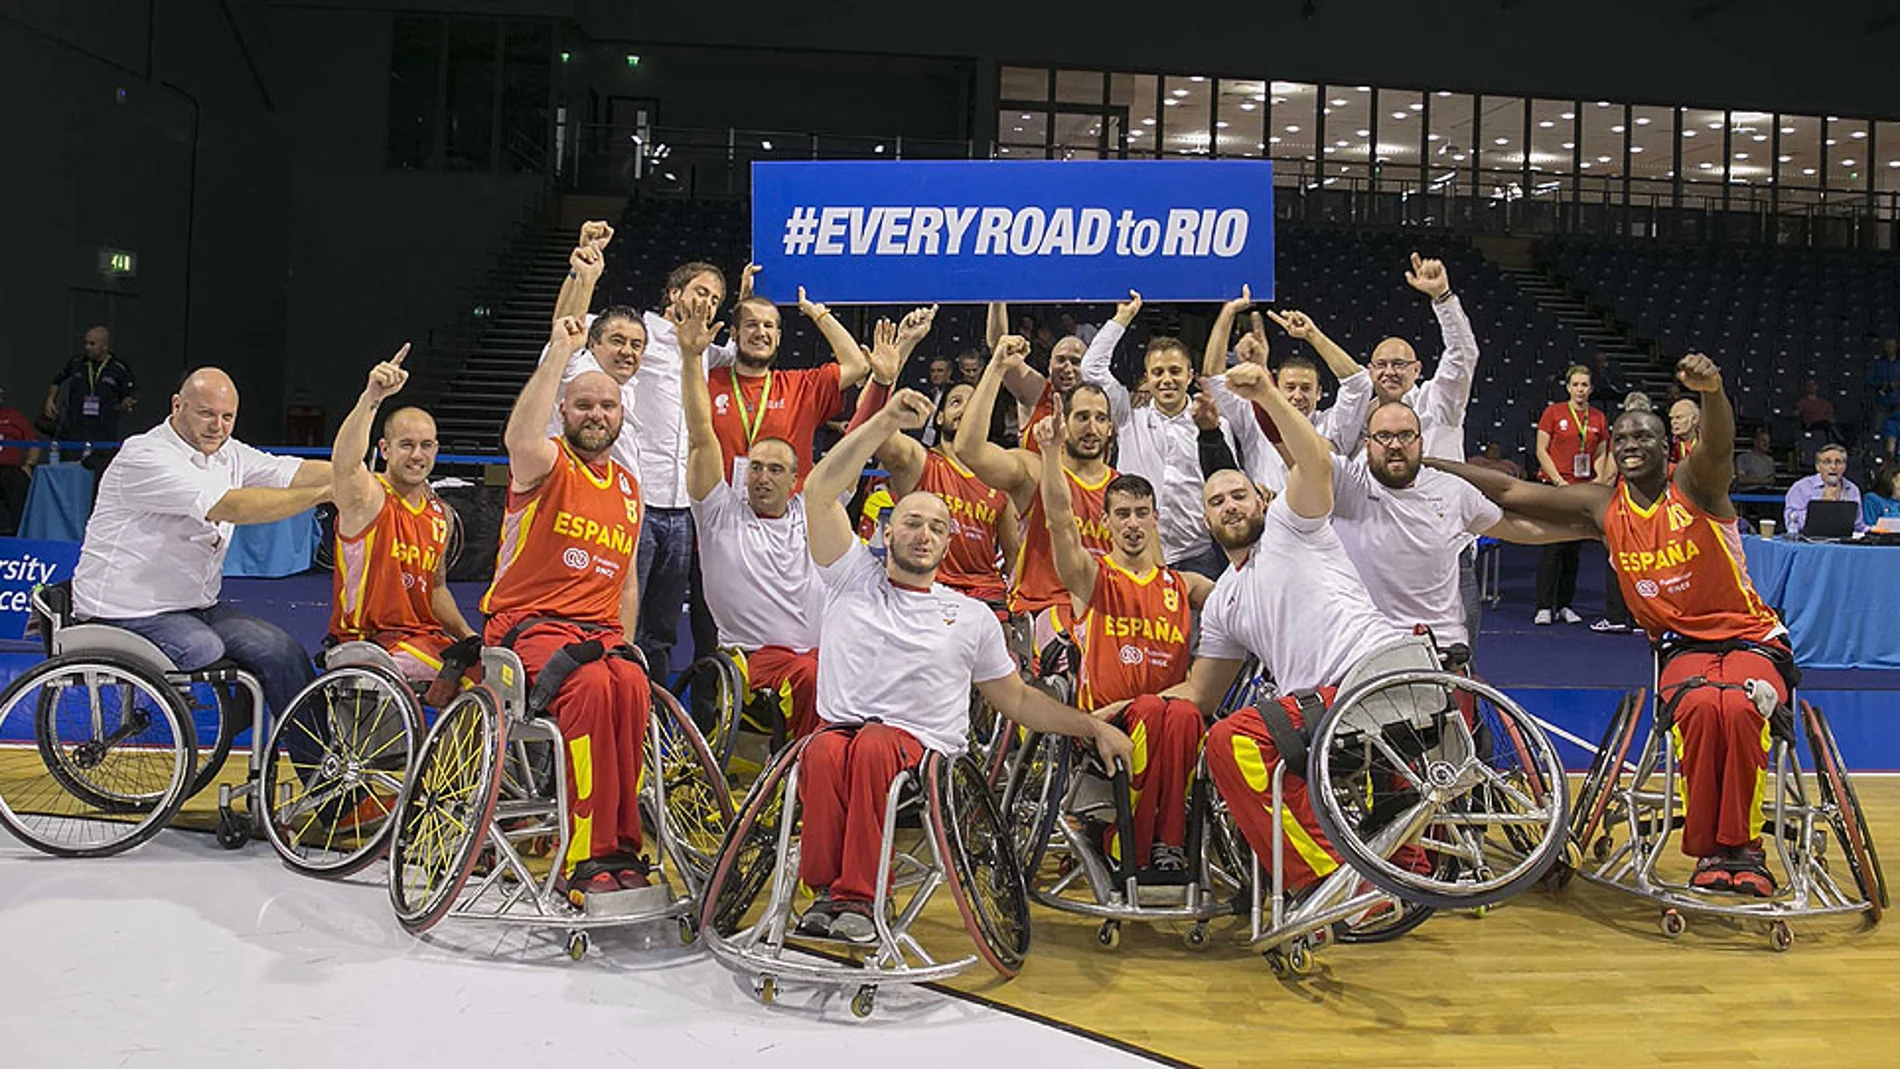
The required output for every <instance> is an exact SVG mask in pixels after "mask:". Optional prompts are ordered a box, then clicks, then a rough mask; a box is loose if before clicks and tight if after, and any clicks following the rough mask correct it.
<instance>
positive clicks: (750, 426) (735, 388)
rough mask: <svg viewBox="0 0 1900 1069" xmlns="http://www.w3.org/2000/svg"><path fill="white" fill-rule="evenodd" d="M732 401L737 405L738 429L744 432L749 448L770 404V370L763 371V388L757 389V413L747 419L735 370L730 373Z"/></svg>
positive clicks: (757, 434) (757, 435)
mask: <svg viewBox="0 0 1900 1069" xmlns="http://www.w3.org/2000/svg"><path fill="white" fill-rule="evenodd" d="M732 401H733V403H734V404H736V405H737V406H738V407H739V429H740V430H742V431H744V432H745V445H746V448H747V449H751V448H752V443H753V441H755V440H756V439H757V438H758V437H759V428H760V427H762V426H763V425H764V424H765V412H766V409H768V408H770V407H771V405H772V373H771V372H770V371H768V372H766V373H765V389H763V390H760V391H759V414H758V415H756V416H752V417H749V419H748V417H747V415H746V410H745V391H743V390H741V389H739V372H737V371H734V372H733V373H732Z"/></svg>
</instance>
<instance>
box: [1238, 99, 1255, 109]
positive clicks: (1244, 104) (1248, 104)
mask: <svg viewBox="0 0 1900 1069" xmlns="http://www.w3.org/2000/svg"><path fill="white" fill-rule="evenodd" d="M1253 109H1254V103H1253V101H1251V100H1243V101H1241V102H1240V110H1241V111H1252V110H1253Z"/></svg>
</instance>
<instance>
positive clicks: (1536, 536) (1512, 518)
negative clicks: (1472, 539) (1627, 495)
mask: <svg viewBox="0 0 1900 1069" xmlns="http://www.w3.org/2000/svg"><path fill="white" fill-rule="evenodd" d="M1484 534H1485V537H1487V538H1495V539H1498V540H1499V541H1503V542H1511V543H1514V544H1516V545H1520V546H1542V545H1548V544H1550V543H1553V542H1581V541H1584V540H1586V539H1594V538H1599V537H1601V536H1602V532H1601V531H1599V530H1597V529H1596V527H1595V526H1593V525H1590V524H1583V523H1548V522H1546V521H1544V520H1534V519H1531V518H1530V517H1529V516H1526V515H1523V514H1522V513H1517V512H1512V511H1510V510H1508V509H1507V510H1505V513H1504V515H1503V517H1502V518H1500V519H1499V520H1498V522H1496V523H1494V524H1492V525H1491V526H1490V527H1488V528H1486V529H1485V531H1484Z"/></svg>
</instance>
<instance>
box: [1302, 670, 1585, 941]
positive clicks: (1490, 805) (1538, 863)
mask: <svg viewBox="0 0 1900 1069" xmlns="http://www.w3.org/2000/svg"><path fill="white" fill-rule="evenodd" d="M1459 692H1463V693H1464V694H1467V695H1469V697H1470V701H1469V705H1470V706H1471V710H1470V711H1469V712H1461V711H1460V710H1459V708H1458V705H1459V704H1460V703H1459V702H1458V701H1457V700H1455V699H1456V697H1457V696H1458V694H1459ZM1307 783H1308V786H1309V789H1310V790H1311V792H1312V795H1313V803H1314V805H1313V808H1314V813H1315V815H1316V816H1317V818H1318V821H1319V825H1320V828H1321V830H1322V831H1324V832H1325V834H1326V836H1327V837H1328V838H1329V839H1331V840H1332V843H1333V846H1334V847H1335V848H1336V849H1337V850H1338V851H1339V852H1340V855H1341V857H1342V858H1344V859H1345V860H1346V862H1347V863H1348V864H1350V865H1351V866H1352V867H1353V868H1354V869H1356V870H1357V871H1359V873H1360V874H1361V875H1363V876H1365V877H1366V879H1368V880H1370V881H1371V882H1372V883H1373V884H1374V885H1376V886H1377V887H1379V888H1380V889H1381V890H1383V891H1386V892H1387V893H1389V894H1392V895H1396V896H1398V897H1400V898H1404V899H1409V900H1411V901H1415V902H1418V903H1420V904H1423V905H1428V906H1433V907H1435V908H1439V909H1470V908H1473V907H1476V906H1481V905H1486V904H1489V903H1492V902H1497V901H1501V900H1503V899H1505V898H1509V897H1510V896H1512V895H1514V894H1516V893H1518V892H1519V891H1521V890H1523V889H1524V888H1525V887H1528V886H1529V885H1530V884H1532V883H1534V882H1535V881H1537V880H1538V879H1540V878H1542V877H1543V875H1544V874H1545V872H1546V871H1548V870H1549V869H1550V867H1551V865H1552V864H1554V863H1555V862H1556V861H1557V859H1558V857H1559V856H1560V855H1561V854H1562V851H1563V847H1564V844H1565V842H1566V841H1567V832H1568V828H1569V824H1568V813H1569V810H1568V801H1569V799H1568V791H1567V790H1566V784H1565V780H1564V770H1563V765H1562V763H1561V762H1560V761H1559V760H1558V757H1557V752H1556V749H1555V748H1554V747H1553V746H1551V744H1550V740H1549V738H1548V737H1547V736H1546V735H1545V734H1544V731H1543V729H1542V728H1541V727H1540V726H1539V725H1538V724H1537V722H1536V721H1535V720H1533V719H1531V717H1530V715H1529V714H1528V713H1526V712H1524V711H1523V710H1522V709H1520V708H1519V707H1518V706H1517V705H1516V704H1515V703H1514V702H1512V701H1511V700H1510V699H1509V698H1507V697H1506V696H1505V695H1504V694H1502V693H1501V692H1499V691H1497V690H1496V689H1494V688H1492V687H1491V686H1489V685H1488V684H1485V683H1483V682H1481V681H1479V680H1475V679H1470V678H1467V677H1464V676H1457V675H1451V674H1449V673H1445V672H1436V671H1427V670H1413V671H1401V672H1394V673H1391V674H1388V675H1384V676H1379V677H1377V678H1375V679H1372V680H1370V681H1369V682H1367V683H1364V684H1362V685H1360V686H1357V687H1355V688H1353V689H1352V690H1351V691H1349V692H1347V693H1345V694H1342V695H1341V696H1340V699H1339V700H1338V701H1337V702H1336V703H1335V704H1334V705H1333V707H1332V708H1331V709H1328V710H1327V711H1326V713H1325V714H1324V715H1322V716H1321V717H1320V719H1319V723H1318V724H1317V725H1316V726H1315V728H1314V731H1313V740H1312V749H1311V754H1310V758H1309V762H1308V777H1307ZM1405 846H1415V847H1417V848H1418V851H1422V855H1421V854H1419V853H1418V852H1417V851H1404V852H1401V851H1400V848H1401V847H1405ZM1419 856H1423V857H1425V858H1428V859H1434V861H1433V863H1432V864H1428V865H1417V866H1414V865H1413V864H1408V863H1407V862H1408V860H1410V859H1413V858H1416V857H1419ZM1444 859H1451V860H1452V861H1454V862H1455V864H1450V865H1448V864H1446V863H1445V861H1444ZM1419 869H1425V870H1427V871H1419Z"/></svg>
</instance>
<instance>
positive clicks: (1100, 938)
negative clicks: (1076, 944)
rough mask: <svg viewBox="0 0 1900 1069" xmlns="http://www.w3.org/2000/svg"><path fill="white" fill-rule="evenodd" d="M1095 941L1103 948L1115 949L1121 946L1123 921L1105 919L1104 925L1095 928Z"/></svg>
mask: <svg viewBox="0 0 1900 1069" xmlns="http://www.w3.org/2000/svg"><path fill="white" fill-rule="evenodd" d="M1095 942H1096V943H1097V944H1098V945H1100V946H1101V948H1102V949H1103V950H1113V949H1115V948H1116V947H1118V946H1121V945H1122V922H1120V921H1103V922H1102V926H1101V927H1100V928H1097V929H1096V930H1095Z"/></svg>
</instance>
